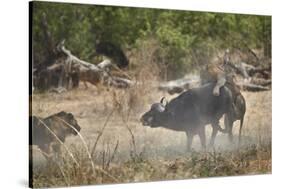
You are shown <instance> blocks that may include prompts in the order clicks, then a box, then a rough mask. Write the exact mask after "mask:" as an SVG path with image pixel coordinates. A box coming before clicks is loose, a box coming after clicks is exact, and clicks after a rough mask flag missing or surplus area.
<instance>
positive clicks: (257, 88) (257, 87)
mask: <svg viewBox="0 0 281 189" xmlns="http://www.w3.org/2000/svg"><path fill="white" fill-rule="evenodd" d="M237 85H238V86H240V87H241V89H242V90H246V91H252V92H258V91H267V90H270V88H269V87H264V86H261V85H255V84H252V83H237Z"/></svg>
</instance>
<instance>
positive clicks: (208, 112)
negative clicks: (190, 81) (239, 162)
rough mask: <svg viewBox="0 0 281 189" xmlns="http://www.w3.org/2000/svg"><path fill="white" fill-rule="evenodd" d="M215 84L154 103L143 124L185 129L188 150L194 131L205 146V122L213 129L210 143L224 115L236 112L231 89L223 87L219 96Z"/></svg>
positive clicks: (142, 119)
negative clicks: (167, 100)
mask: <svg viewBox="0 0 281 189" xmlns="http://www.w3.org/2000/svg"><path fill="white" fill-rule="evenodd" d="M214 85H215V84H214V83H209V84H206V85H203V86H202V87H199V88H194V89H190V90H188V91H185V92H183V93H182V94H180V95H179V96H178V97H176V98H174V99H172V100H171V101H170V102H169V103H167V104H166V105H164V104H163V102H162V100H161V101H160V103H154V104H152V106H151V108H150V110H149V111H148V112H146V113H145V114H144V115H142V117H141V122H142V124H143V125H144V126H150V127H152V128H155V127H164V128H168V129H171V130H175V131H184V132H185V133H186V135H187V150H190V148H191V144H192V139H193V137H194V135H195V134H198V135H199V137H200V141H201V145H202V147H203V148H205V147H206V137H205V125H207V124H211V125H212V126H213V132H212V137H211V142H210V145H213V144H214V140H215V137H216V134H217V132H218V130H219V129H220V126H219V120H220V118H221V117H222V116H223V115H224V114H225V113H228V114H229V115H232V114H233V112H234V111H233V107H232V103H233V98H232V93H231V90H230V89H229V88H227V87H225V86H224V87H221V88H220V96H214V95H213V93H212V91H213V88H214Z"/></svg>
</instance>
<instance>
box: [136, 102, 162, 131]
mask: <svg viewBox="0 0 281 189" xmlns="http://www.w3.org/2000/svg"><path fill="white" fill-rule="evenodd" d="M164 98H165V97H163V98H162V99H161V100H160V102H158V103H154V104H152V105H151V107H150V110H149V111H148V112H146V113H144V114H143V115H142V117H141V119H140V121H141V122H142V124H143V126H151V127H157V126H160V125H162V123H163V119H164V116H165V115H164V114H165V105H164V102H163V101H164Z"/></svg>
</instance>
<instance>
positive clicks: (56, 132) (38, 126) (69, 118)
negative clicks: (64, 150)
mask: <svg viewBox="0 0 281 189" xmlns="http://www.w3.org/2000/svg"><path fill="white" fill-rule="evenodd" d="M30 119H31V120H30V121H32V125H31V133H32V138H31V141H30V142H29V145H37V146H38V147H39V149H40V150H41V151H42V152H43V153H44V154H45V155H51V152H55V153H58V152H60V147H61V143H63V142H65V139H66V137H68V136H71V135H77V134H78V133H77V132H80V130H81V127H80V126H79V125H78V123H77V121H76V119H75V118H74V116H73V115H72V114H71V113H66V112H64V111H61V112H59V113H56V114H53V115H51V116H49V117H47V118H41V117H37V116H31V117H30Z"/></svg>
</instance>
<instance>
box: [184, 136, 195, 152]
mask: <svg viewBox="0 0 281 189" xmlns="http://www.w3.org/2000/svg"><path fill="white" fill-rule="evenodd" d="M185 134H186V137H187V151H188V152H190V150H191V145H192V141H193V137H194V134H193V132H190V131H189V132H186V133H185Z"/></svg>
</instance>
